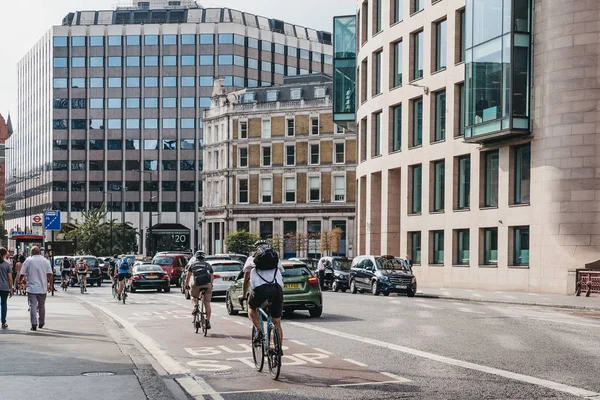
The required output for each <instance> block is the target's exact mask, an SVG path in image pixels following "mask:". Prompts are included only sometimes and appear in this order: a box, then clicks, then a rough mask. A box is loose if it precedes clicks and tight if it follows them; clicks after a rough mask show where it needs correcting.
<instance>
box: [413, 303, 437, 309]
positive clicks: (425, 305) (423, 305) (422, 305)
mask: <svg viewBox="0 0 600 400" xmlns="http://www.w3.org/2000/svg"><path fill="white" fill-rule="evenodd" d="M417 305H418V306H419V307H425V308H431V309H432V310H439V309H440V308H439V307H434V306H430V305H429V304H417Z"/></svg>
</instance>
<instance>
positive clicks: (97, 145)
mask: <svg viewBox="0 0 600 400" xmlns="http://www.w3.org/2000/svg"><path fill="white" fill-rule="evenodd" d="M89 147H90V150H104V140H102V139H91V140H90V141H89Z"/></svg>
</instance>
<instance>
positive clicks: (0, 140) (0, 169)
mask: <svg viewBox="0 0 600 400" xmlns="http://www.w3.org/2000/svg"><path fill="white" fill-rule="evenodd" d="M12 133H13V127H12V122H11V120H10V115H9V116H8V119H6V120H5V119H4V117H3V116H2V114H0V145H4V144H5V143H6V140H7V139H8V138H9V137H10V135H12ZM5 199H6V162H5V159H4V157H2V158H0V201H4V200H5Z"/></svg>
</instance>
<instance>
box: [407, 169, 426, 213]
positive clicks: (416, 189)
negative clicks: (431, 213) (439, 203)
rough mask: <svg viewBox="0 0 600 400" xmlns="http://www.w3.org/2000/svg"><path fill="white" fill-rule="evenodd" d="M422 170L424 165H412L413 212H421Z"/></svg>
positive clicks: (411, 211) (411, 209) (411, 210)
mask: <svg viewBox="0 0 600 400" xmlns="http://www.w3.org/2000/svg"><path fill="white" fill-rule="evenodd" d="M422 171H423V167H422V166H421V165H420V164H419V165H413V166H412V167H411V184H412V196H411V208H410V213H411V214H419V213H420V212H421V205H422V192H423V190H422V189H423V188H422V184H423V183H422Z"/></svg>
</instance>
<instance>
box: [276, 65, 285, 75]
mask: <svg viewBox="0 0 600 400" xmlns="http://www.w3.org/2000/svg"><path fill="white" fill-rule="evenodd" d="M275 73H276V74H280V75H284V74H285V66H284V65H283V64H275Z"/></svg>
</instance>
